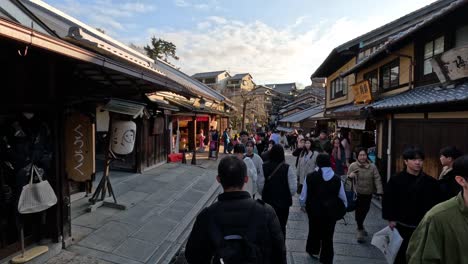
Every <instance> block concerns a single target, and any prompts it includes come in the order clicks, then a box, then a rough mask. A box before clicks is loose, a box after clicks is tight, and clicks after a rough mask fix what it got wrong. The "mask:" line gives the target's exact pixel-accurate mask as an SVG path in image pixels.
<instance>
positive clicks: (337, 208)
mask: <svg viewBox="0 0 468 264" xmlns="http://www.w3.org/2000/svg"><path fill="white" fill-rule="evenodd" d="M317 166H318V170H316V171H314V172H313V173H311V174H308V175H307V177H306V180H305V181H304V186H303V189H302V193H301V196H300V198H299V203H300V204H301V206H302V207H305V209H306V212H307V216H308V218H309V234H308V236H307V244H306V252H307V253H309V255H310V256H311V257H314V258H317V256H319V260H320V262H321V263H330V264H331V263H333V256H334V250H333V235H334V233H335V225H336V221H337V220H339V219H341V218H343V217H344V215H345V214H346V207H347V206H348V204H347V200H346V194H345V191H344V187H343V183H342V181H341V178H340V177H339V176H338V175H336V174H335V173H334V172H333V170H332V168H331V163H330V156H329V155H328V154H325V153H323V154H320V155H318V157H317ZM319 254H320V255H319Z"/></svg>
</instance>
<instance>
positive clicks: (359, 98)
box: [352, 80, 372, 104]
mask: <svg viewBox="0 0 468 264" xmlns="http://www.w3.org/2000/svg"><path fill="white" fill-rule="evenodd" d="M352 88H353V93H354V103H355V104H368V103H370V102H371V101H372V91H371V89H370V85H369V81H367V80H365V81H361V82H358V83H356V84H354V85H353V86H352Z"/></svg>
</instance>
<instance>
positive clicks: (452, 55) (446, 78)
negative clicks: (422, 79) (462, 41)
mask: <svg viewBox="0 0 468 264" xmlns="http://www.w3.org/2000/svg"><path fill="white" fill-rule="evenodd" d="M431 64H432V68H433V69H434V72H435V73H436V74H437V77H438V78H439V80H440V82H441V83H446V82H450V81H454V80H458V79H461V78H465V77H468V46H463V47H460V48H455V49H451V50H449V51H447V52H444V53H442V54H439V55H436V56H434V58H433V59H432V60H431Z"/></svg>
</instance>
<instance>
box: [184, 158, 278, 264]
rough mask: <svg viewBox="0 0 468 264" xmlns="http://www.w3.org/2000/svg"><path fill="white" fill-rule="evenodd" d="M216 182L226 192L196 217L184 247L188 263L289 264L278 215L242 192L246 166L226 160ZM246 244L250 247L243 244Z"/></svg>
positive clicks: (234, 159)
mask: <svg viewBox="0 0 468 264" xmlns="http://www.w3.org/2000/svg"><path fill="white" fill-rule="evenodd" d="M216 180H217V181H218V182H219V183H221V186H222V187H223V190H224V192H223V193H222V194H220V195H219V196H218V201H217V202H216V203H214V204H212V205H211V206H209V207H208V208H205V209H203V210H202V211H201V212H200V214H199V215H198V216H197V218H196V220H195V224H194V225H193V228H192V231H191V233H190V235H189V238H188V241H187V245H186V247H185V258H186V260H187V262H188V263H191V264H206V263H214V264H218V263H222V262H221V261H220V259H221V258H223V260H222V261H223V262H225V263H272V264H286V263H287V261H286V247H285V241H284V236H283V232H282V231H281V228H280V224H279V221H278V218H277V216H276V213H275V211H274V210H273V208H272V207H271V206H270V205H268V204H265V203H264V202H262V201H260V200H254V199H251V197H250V195H249V193H248V192H246V191H244V190H243V188H244V185H245V183H246V182H248V181H249V177H248V176H247V167H246V165H245V163H244V162H243V161H242V160H241V159H239V158H237V157H236V156H226V157H224V158H223V159H222V160H221V161H220V162H219V165H218V176H217V177H216ZM246 240H247V241H248V242H249V244H248V245H247V244H246V243H243V242H244V241H246ZM239 246H240V247H239ZM240 251H244V252H245V251H247V252H251V253H253V254H243V253H242V252H240ZM257 251H258V252H260V254H258V255H256V254H255V253H257ZM249 261H250V262H249Z"/></svg>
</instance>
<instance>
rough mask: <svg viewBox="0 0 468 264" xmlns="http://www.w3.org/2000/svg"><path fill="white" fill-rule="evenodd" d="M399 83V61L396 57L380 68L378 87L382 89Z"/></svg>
mask: <svg viewBox="0 0 468 264" xmlns="http://www.w3.org/2000/svg"><path fill="white" fill-rule="evenodd" d="M398 85H400V61H399V60H398V59H396V60H394V61H392V62H390V63H389V64H386V65H384V66H382V67H381V68H380V87H382V89H383V90H388V89H391V88H395V87H398Z"/></svg>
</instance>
